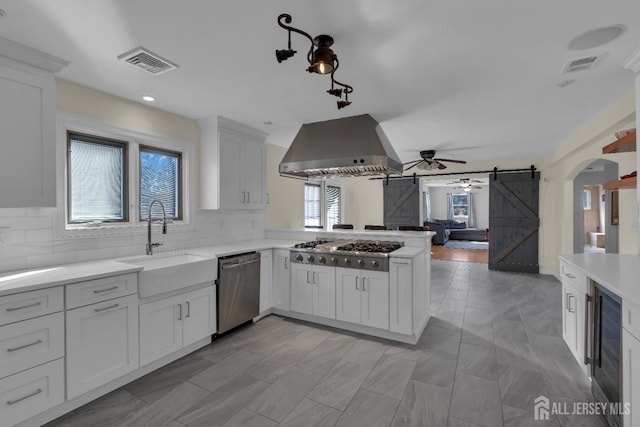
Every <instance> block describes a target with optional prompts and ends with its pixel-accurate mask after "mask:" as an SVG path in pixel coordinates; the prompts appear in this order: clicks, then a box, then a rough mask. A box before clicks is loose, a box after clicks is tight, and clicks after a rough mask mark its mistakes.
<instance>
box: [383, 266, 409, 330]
mask: <svg viewBox="0 0 640 427" xmlns="http://www.w3.org/2000/svg"><path fill="white" fill-rule="evenodd" d="M412 285H413V262H412V260H410V259H390V260H389V330H390V331H391V332H397V333H400V334H407V335H409V334H411V333H413V324H412V323H413V322H412V317H413V316H412V313H413V310H412V303H413V286H412Z"/></svg>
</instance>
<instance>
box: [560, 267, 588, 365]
mask: <svg viewBox="0 0 640 427" xmlns="http://www.w3.org/2000/svg"><path fill="white" fill-rule="evenodd" d="M561 274H562V338H563V339H564V341H565V342H566V343H567V346H568V347H569V350H571V353H573V356H574V357H575V358H576V360H577V361H578V363H579V364H580V366H581V367H582V369H583V370H584V371H585V373H587V374H589V372H588V371H589V368H588V366H587V365H586V364H585V363H584V361H585V347H586V346H585V340H586V339H587V333H586V323H585V310H586V307H585V303H586V301H585V300H586V293H587V288H588V286H587V285H588V281H587V277H586V275H585V274H584V273H583V272H582V271H580V270H578V269H577V268H575V267H574V266H572V265H570V264H568V263H565V262H563V263H562V265H561Z"/></svg>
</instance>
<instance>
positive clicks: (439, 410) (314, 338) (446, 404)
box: [47, 260, 606, 427]
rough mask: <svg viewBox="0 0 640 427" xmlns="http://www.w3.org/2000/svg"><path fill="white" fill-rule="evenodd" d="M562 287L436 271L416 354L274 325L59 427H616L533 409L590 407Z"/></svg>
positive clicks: (468, 268) (475, 269) (321, 330)
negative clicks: (541, 404) (566, 326)
mask: <svg viewBox="0 0 640 427" xmlns="http://www.w3.org/2000/svg"><path fill="white" fill-rule="evenodd" d="M560 295H561V286H560V283H559V282H558V281H557V280H556V279H555V278H553V277H551V276H533V275H525V274H511V273H502V272H492V271H488V270H487V265H486V264H480V263H468V262H452V261H438V260H434V261H433V262H432V299H431V306H432V312H433V317H432V319H431V320H430V322H429V325H428V326H427V329H426V330H425V332H424V334H423V335H422V337H421V338H420V341H419V342H418V344H417V345H415V346H412V345H405V344H398V343H394V342H391V341H386V340H381V339H374V338H370V337H366V336H362V335H359V334H355V333H350V332H345V331H341V330H337V329H332V328H326V327H321V326H317V325H313V324H309V323H304V322H298V321H293V320H289V319H285V318H281V317H278V316H269V317H266V318H264V319H262V320H260V321H259V322H257V323H255V324H252V325H248V326H246V327H243V328H241V329H239V330H237V331H235V332H233V333H232V334H230V335H228V336H224V337H221V338H219V339H217V340H216V341H214V342H213V343H212V344H211V345H209V346H207V347H205V348H203V349H201V350H199V351H197V352H195V353H192V354H191V355H189V356H186V357H184V358H182V359H180V360H178V361H176V362H174V363H172V364H170V365H168V366H165V367H163V368H161V369H159V370H157V371H155V372H153V373H151V374H149V375H147V376H145V377H143V378H140V379H139V380H137V381H135V382H133V383H131V384H128V385H126V386H124V387H122V388H120V389H118V390H116V391H114V392H112V393H110V394H108V395H107V396H104V397H102V398H100V399H98V400H95V401H94V402H91V403H89V404H87V405H85V406H83V407H82V408H79V409H77V410H75V411H74V412H72V413H70V414H67V415H65V416H64V417H62V418H59V419H57V420H55V421H53V422H51V423H49V424H47V427H62V426H82V427H84V426H92V427H98V426H105V427H106V426H109V427H113V426H150V427H151V426H153V427H159V426H171V427H184V426H187V427H200V426H202V427H204V426H206V427H212V426H225V427H231V426H260V427H262V426H266V427H268V426H281V427H294V426H301V427H302V426H304V427H311V426H323V427H329V426H345V427H347V426H348V427H352V426H363V427H372V426H394V427H400V426H416V427H418V426H420V427H427V426H442V427H477V426H480V427H500V426H505V427H515V426H546V427H559V426H589V427H598V426H603V427H604V426H606V421H605V420H604V418H602V417H597V416H584V415H581V416H573V415H552V416H551V419H550V420H549V421H535V420H534V418H533V399H535V398H536V397H537V396H539V395H545V396H547V397H548V398H549V399H550V400H551V401H552V402H563V403H566V404H567V405H569V406H568V407H571V404H572V402H584V401H592V400H593V398H592V397H591V393H590V385H589V382H588V379H587V378H586V377H585V375H584V374H583V373H582V371H581V370H580V367H579V366H578V364H577V362H576V361H575V359H574V358H573V356H572V355H571V353H570V351H569V349H568V348H567V346H566V345H565V343H564V341H563V340H562V337H561V319H562V316H561V296H560Z"/></svg>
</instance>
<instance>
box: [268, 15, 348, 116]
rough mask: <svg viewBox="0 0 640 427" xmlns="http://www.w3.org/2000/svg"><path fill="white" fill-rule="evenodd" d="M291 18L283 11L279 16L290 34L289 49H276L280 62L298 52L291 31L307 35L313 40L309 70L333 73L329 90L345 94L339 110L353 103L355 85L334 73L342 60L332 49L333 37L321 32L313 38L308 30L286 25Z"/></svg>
mask: <svg viewBox="0 0 640 427" xmlns="http://www.w3.org/2000/svg"><path fill="white" fill-rule="evenodd" d="M291 20H292V18H291V15H289V14H287V13H282V14H280V16H278V25H280V26H281V27H282V28H284V29H285V30H287V34H288V45H287V49H280V50H276V59H277V60H278V63H281V62H282V61H286V60H287V59H289V58H291V57H292V56H293V55H295V54H296V52H297V51H295V50H293V49H291V33H292V32H294V33H298V34H301V35H303V36H305V37H306V38H307V39H309V41H310V42H311V47H310V48H309V51H308V52H307V61H308V62H309V67H308V68H307V71H308V72H310V73H316V74H331V89H329V90H327V92H328V93H329V94H330V95H334V96H337V97H340V98H342V94H344V100H343V99H340V101H338V103H337V105H338V110H339V109H341V108H344V107H346V106H348V105H351V101H349V94H350V93H351V92H353V87H351V86H350V85H348V84H345V83H340V82H339V81H337V80H336V79H335V78H334V74H335V72H336V70H337V69H338V66H339V65H340V62H339V61H338V55H336V54H335V53H334V52H333V50H331V49H330V48H331V46H332V45H333V37H331V36H328V35H326V34H321V35H319V36H317V37H315V38H312V37H311V36H310V35H309V34H307V33H306V32H304V31H302V30H299V29H297V28H294V27H291V26H289V25H286V24H290V23H291ZM335 85H338V86H341V88H337V89H336V88H335Z"/></svg>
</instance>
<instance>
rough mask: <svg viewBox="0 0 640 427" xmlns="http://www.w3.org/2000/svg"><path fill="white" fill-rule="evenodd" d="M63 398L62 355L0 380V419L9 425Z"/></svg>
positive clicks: (51, 405)
mask: <svg viewBox="0 0 640 427" xmlns="http://www.w3.org/2000/svg"><path fill="white" fill-rule="evenodd" d="M63 401H64V359H58V360H54V361H53V362H49V363H45V364H44V365H40V366H36V367H35V368H31V369H28V370H26V371H22V372H20V373H18V374H15V375H11V376H10V377H7V378H3V379H1V380H0V407H1V408H2V409H0V414H1V415H0V417H1V418H0V423H1V425H3V426H12V425H15V424H17V423H19V422H21V421H24V420H26V419H29V418H31V417H33V416H34V415H36V414H39V413H40V412H44V411H46V410H47V409H50V408H53V407H54V406H56V405H59V404H61V403H62V402H63Z"/></svg>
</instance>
